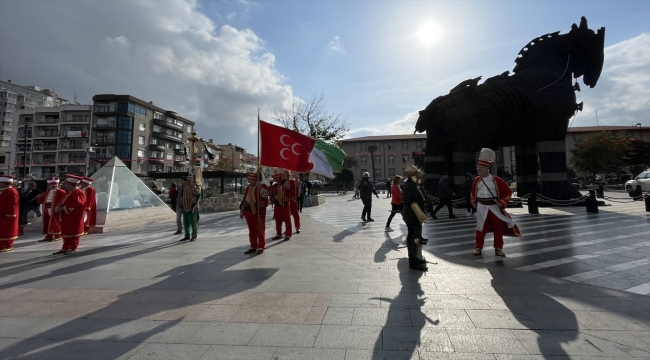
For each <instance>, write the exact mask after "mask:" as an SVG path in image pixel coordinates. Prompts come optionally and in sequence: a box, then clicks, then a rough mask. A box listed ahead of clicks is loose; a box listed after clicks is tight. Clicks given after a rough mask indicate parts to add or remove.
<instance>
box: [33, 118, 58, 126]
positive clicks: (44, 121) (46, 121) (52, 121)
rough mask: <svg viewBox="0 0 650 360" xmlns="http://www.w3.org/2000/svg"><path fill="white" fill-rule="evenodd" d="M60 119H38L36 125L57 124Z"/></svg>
mask: <svg viewBox="0 0 650 360" xmlns="http://www.w3.org/2000/svg"><path fill="white" fill-rule="evenodd" d="M58 123H59V119H54V118H45V119H36V125H41V126H47V125H57V124H58Z"/></svg>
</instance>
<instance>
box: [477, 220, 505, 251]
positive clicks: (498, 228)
mask: <svg viewBox="0 0 650 360" xmlns="http://www.w3.org/2000/svg"><path fill="white" fill-rule="evenodd" d="M488 232H493V233H494V248H495V249H503V221H501V220H499V218H498V217H496V215H494V214H493V213H492V211H488V214H487V218H486V219H485V223H483V231H478V230H476V247H477V248H478V249H483V243H484V242H485V234H487V233H488Z"/></svg>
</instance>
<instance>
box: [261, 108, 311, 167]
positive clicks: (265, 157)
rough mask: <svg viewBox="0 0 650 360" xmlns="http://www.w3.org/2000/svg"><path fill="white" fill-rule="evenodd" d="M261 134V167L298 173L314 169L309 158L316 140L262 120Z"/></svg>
mask: <svg viewBox="0 0 650 360" xmlns="http://www.w3.org/2000/svg"><path fill="white" fill-rule="evenodd" d="M260 134H261V143H262V144H261V147H262V148H261V150H260V152H261V154H262V156H261V161H260V165H263V166H271V167H279V168H285V169H287V170H292V171H298V172H309V171H310V170H311V169H312V168H313V167H314V164H312V163H311V162H310V161H309V156H310V155H311V150H312V149H313V148H314V144H315V143H316V140H314V139H312V138H310V137H309V136H305V135H302V134H300V133H297V132H295V131H292V130H289V129H285V128H283V127H280V126H276V125H271V124H269V123H267V122H264V121H261V120H260Z"/></svg>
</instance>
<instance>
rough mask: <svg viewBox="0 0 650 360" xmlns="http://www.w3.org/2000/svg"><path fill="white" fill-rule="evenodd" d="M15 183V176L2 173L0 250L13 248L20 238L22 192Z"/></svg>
mask: <svg viewBox="0 0 650 360" xmlns="http://www.w3.org/2000/svg"><path fill="white" fill-rule="evenodd" d="M13 183H14V177H13V176H11V175H0V252H7V251H11V250H13V248H14V240H16V238H18V221H19V216H20V214H19V211H20V206H19V203H20V194H19V193H18V190H16V189H14V187H13Z"/></svg>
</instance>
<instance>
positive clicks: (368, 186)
mask: <svg viewBox="0 0 650 360" xmlns="http://www.w3.org/2000/svg"><path fill="white" fill-rule="evenodd" d="M359 193H360V194H361V198H362V199H372V194H375V196H377V191H375V187H374V186H373V185H372V183H371V182H370V179H368V178H364V179H361V183H360V184H359Z"/></svg>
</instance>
